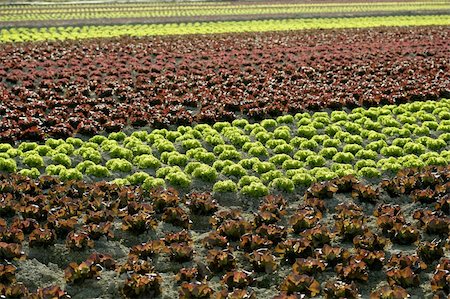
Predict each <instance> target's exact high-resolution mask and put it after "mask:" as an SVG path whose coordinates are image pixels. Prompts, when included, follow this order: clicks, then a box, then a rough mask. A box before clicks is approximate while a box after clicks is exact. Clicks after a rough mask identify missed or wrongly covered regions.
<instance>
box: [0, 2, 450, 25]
mask: <svg viewBox="0 0 450 299" xmlns="http://www.w3.org/2000/svg"><path fill="white" fill-rule="evenodd" d="M0 7H1V6H0ZM3 8H8V6H4V7H3ZM446 9H447V10H448V9H449V6H448V3H445V2H433V3H421V2H418V3H395V2H394V3H371V4H366V3H348V4H341V5H335V4H322V5H317V4H259V5H258V4H257V5H251V6H250V5H214V4H210V5H200V6H183V5H180V6H140V7H126V6H125V7H123V6H117V7H102V6H99V7H96V6H91V7H82V6H81V7H72V6H70V7H63V6H60V7H58V8H56V9H47V8H45V7H40V9H34V8H24V9H14V8H12V9H4V10H3V12H2V13H0V22H7V21H10V22H11V21H30V20H71V19H97V18H98V19H102V18H154V17H180V16H218V15H219V16H220V15H224V16H226V15H258V14H301V13H305V14H313V13H316V14H317V13H362V12H402V11H417V10H420V11H429V10H434V11H437V10H446Z"/></svg>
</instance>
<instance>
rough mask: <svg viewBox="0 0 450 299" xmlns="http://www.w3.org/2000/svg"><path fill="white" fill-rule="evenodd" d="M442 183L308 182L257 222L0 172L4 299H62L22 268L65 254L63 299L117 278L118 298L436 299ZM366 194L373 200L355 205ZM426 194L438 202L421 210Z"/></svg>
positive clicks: (422, 176)
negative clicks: (299, 298)
mask: <svg viewBox="0 0 450 299" xmlns="http://www.w3.org/2000/svg"><path fill="white" fill-rule="evenodd" d="M449 186H450V166H447V167H428V168H425V169H408V170H405V171H402V172H400V173H399V174H398V175H397V176H396V177H394V178H393V179H392V180H389V181H388V180H385V181H382V182H381V183H380V184H379V185H378V186H370V185H366V184H364V183H363V182H361V181H359V180H358V179H356V178H355V177H353V176H347V177H342V178H339V179H334V180H332V181H329V182H326V183H316V184H314V185H313V186H311V187H310V188H309V189H308V190H307V192H305V194H304V196H303V198H302V199H301V200H296V201H293V200H292V198H290V199H286V198H283V197H282V196H279V195H277V196H274V195H271V196H267V197H265V198H264V199H263V201H262V202H261V203H260V204H259V206H258V207H257V208H256V209H255V210H254V211H252V210H251V209H232V208H229V207H227V206H226V203H227V202H226V201H222V200H221V199H220V198H219V199H218V200H217V202H216V201H215V200H214V199H213V196H212V195H211V194H210V193H190V194H187V195H185V196H184V197H181V196H180V195H179V194H178V193H177V192H176V191H175V190H166V191H162V190H157V191H152V192H144V193H143V191H142V190H140V189H137V188H135V187H118V186H115V185H110V184H108V183H104V182H100V183H94V184H92V183H85V182H81V181H68V182H60V181H59V180H57V179H55V178H52V177H45V176H44V177H41V178H40V179H37V180H32V179H29V178H24V177H20V176H16V175H11V176H4V175H1V176H0V191H1V192H2V197H1V198H0V201H1V202H2V203H7V204H8V206H9V207H10V209H7V210H6V209H1V210H0V217H1V218H0V294H9V296H12V294H14V295H15V296H17V297H21V296H22V297H23V296H25V295H27V294H30V293H31V295H32V296H33V297H32V298H35V297H36V298H42V297H43V296H44V294H45V295H47V296H50V294H53V296H56V297H57V296H60V297H59V298H64V295H65V291H63V290H62V289H60V288H58V287H56V286H55V287H53V288H46V289H45V288H41V289H38V290H36V286H30V285H29V284H28V283H25V282H24V281H21V278H23V277H24V272H25V273H27V272H26V271H28V270H27V267H28V266H29V265H30V263H31V264H33V263H48V262H49V261H50V262H52V260H51V259H50V260H49V257H52V256H53V255H52V254H55V253H57V252H58V251H57V248H61V247H63V248H64V249H65V254H64V256H62V257H61V259H60V260H58V261H55V262H57V264H58V267H59V268H60V270H59V271H60V272H59V273H60V274H59V275H61V277H59V279H60V280H59V281H61V279H64V281H65V283H66V284H65V285H64V286H62V287H63V288H64V289H65V290H66V291H67V292H68V293H69V294H71V295H75V294H78V293H77V292H80V291H81V289H82V288H83V285H84V284H85V283H91V282H92V281H99V282H101V281H104V283H108V280H112V281H113V283H114V284H115V286H116V287H115V289H114V287H112V285H110V287H109V288H108V290H110V291H111V290H113V291H112V292H115V293H114V294H113V295H114V296H119V295H122V296H123V297H134V296H137V295H138V294H144V296H149V297H151V296H154V295H157V294H161V293H162V294H167V292H169V290H168V288H172V292H176V293H177V294H179V295H180V297H181V298H192V297H195V296H197V297H199V296H200V297H201V298H209V297H211V296H212V295H213V294H214V296H215V297H217V298H227V296H231V297H232V298H257V297H258V296H260V295H261V294H266V295H267V294H270V296H271V297H274V296H276V295H278V297H279V298H289V296H291V295H293V296H295V295H297V294H298V293H299V292H300V293H303V294H306V295H308V296H315V295H321V296H325V297H329V298H334V297H336V296H337V297H342V296H344V297H349V298H356V297H358V294H361V295H362V296H363V297H368V296H369V295H371V297H372V298H385V297H383V296H385V295H389V294H390V295H389V296H390V297H389V298H404V297H406V295H407V294H408V293H409V294H412V293H416V292H420V293H423V294H425V293H424V292H427V295H430V296H432V295H436V298H445V297H446V296H448V295H449V292H450V290H449V288H448V280H449V264H450V263H449V259H448V250H449V241H450V239H449V237H448V235H449V234H448V228H449V224H450V217H449V214H448V209H447V210H446V209H445V208H444V209H442V207H443V203H444V200H447V199H448V194H449V192H448V188H449ZM365 189H367V190H377V194H378V196H377V197H376V198H375V199H374V198H373V197H371V200H370V201H367V199H366V198H364V197H360V196H357V197H355V196H352V194H354V193H355V190H357V193H358V194H361V192H362V193H364V190H365ZM426 189H430V190H433V191H434V197H433V198H432V199H429V200H427V201H425V202H423V201H418V200H417V197H416V196H415V194H417V193H418V191H420V190H426ZM396 203H398V205H397V204H396ZM31 207H33V209H31ZM30 211H32V212H30ZM44 216H45V217H44ZM308 217H311V219H314V221H315V222H316V224H315V225H313V226H312V225H311V224H310V223H309V222H308V221H307V220H306V219H308ZM73 219H77V220H78V221H75V222H74V221H73ZM192 220H195V221H200V222H201V223H203V224H204V225H203V226H202V227H201V229H200V230H199V229H198V228H197V229H196V228H194V226H195V223H194V225H192V223H191V222H192ZM208 223H209V224H208ZM196 225H197V227H198V223H196ZM411 231H414V232H416V233H411ZM203 232H205V233H203ZM411 236H413V237H411ZM106 244H109V246H110V247H109V248H108V247H107V246H105V245H106ZM125 245H126V247H127V250H126V252H125V253H123V254H122V255H120V254H119V253H118V251H117V248H120V247H121V246H125ZM128 249H129V250H128ZM405 249H406V250H405ZM46 255H48V256H47V257H46ZM53 257H54V256H53ZM33 259H37V260H33ZM30 271H35V270H34V268H33V270H30ZM105 276H106V277H107V278H104V277H105ZM267 281H271V283H269V284H268V283H267ZM382 281H385V282H384V283H381V282H382ZM273 282H275V283H273ZM45 283H46V285H47V283H48V281H47V280H46V281H45ZM55 283H56V279H55ZM380 283H381V284H380ZM420 284H421V285H422V286H421V287H420V288H418V287H417V286H418V285H420ZM93 286H95V284H94V285H93ZM163 286H164V287H163ZM97 287H98V286H97ZM172 294H173V293H172ZM383 294H384V295H383ZM233 296H234V297H233ZM245 296H247V297H245Z"/></svg>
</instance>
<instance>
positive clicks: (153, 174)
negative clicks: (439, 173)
mask: <svg viewBox="0 0 450 299" xmlns="http://www.w3.org/2000/svg"><path fill="white" fill-rule="evenodd" d="M448 164H450V100H446V99H443V100H441V101H437V102H436V101H428V102H413V103H409V104H402V105H388V106H383V107H376V108H375V107H372V108H369V109H363V108H355V109H353V110H352V111H333V112H315V113H306V112H305V113H298V114H296V115H283V116H279V117H278V118H276V119H265V120H263V121H261V122H260V123H249V121H248V120H246V119H238V120H235V121H233V122H232V123H228V122H218V123H216V124H214V125H213V126H210V125H207V124H199V125H196V126H192V127H187V126H180V127H178V128H177V130H167V129H155V130H153V131H151V132H147V131H135V132H134V133H132V134H131V135H126V134H125V133H123V132H117V133H111V134H109V135H107V136H103V135H97V136H94V137H92V138H90V139H89V140H82V139H80V138H73V137H70V138H68V139H66V140H62V139H59V140H56V139H48V140H47V141H46V142H45V144H37V143H34V142H23V143H20V144H18V145H17V146H15V147H13V146H12V145H10V144H0V170H1V171H3V172H19V173H21V174H24V175H27V176H31V177H38V176H40V175H41V174H44V173H45V174H49V175H58V176H59V177H61V178H62V179H64V180H68V179H82V178H91V179H92V178H98V179H106V180H114V182H116V183H118V184H133V185H142V186H143V187H144V188H153V187H155V186H169V185H172V186H175V187H177V188H182V189H183V188H184V189H189V188H190V186H191V185H192V184H193V183H194V182H195V181H198V182H202V184H203V185H204V186H209V188H213V190H214V191H215V192H236V191H239V192H240V193H241V194H243V195H245V196H255V197H258V196H263V195H266V194H268V192H270V190H271V189H272V190H276V191H283V192H293V191H295V190H297V189H298V188H303V187H305V186H309V185H310V184H311V183H312V182H315V181H324V180H329V179H333V178H336V177H341V176H345V175H349V174H355V175H357V176H360V177H366V178H377V177H380V176H382V175H385V174H392V173H395V172H396V171H398V170H400V169H403V168H408V167H424V166H426V165H448Z"/></svg>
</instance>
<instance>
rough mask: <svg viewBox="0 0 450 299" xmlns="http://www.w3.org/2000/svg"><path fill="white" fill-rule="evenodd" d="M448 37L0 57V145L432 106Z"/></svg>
mask: <svg viewBox="0 0 450 299" xmlns="http://www.w3.org/2000/svg"><path fill="white" fill-rule="evenodd" d="M449 32H450V31H449V30H448V28H446V27H435V28H389V29H364V30H337V31H333V30H330V31H307V32H291V33H276V34H275V33H255V34H227V35H211V36H189V37H177V38H170V37H160V38H142V39H133V40H132V39H128V38H123V39H116V40H84V41H71V42H52V43H31V44H21V45H11V44H10V45H1V46H0V55H1V57H2V63H1V64H0V100H1V103H0V116H1V121H0V131H1V133H0V140H1V141H14V140H24V139H34V140H41V139H43V138H44V137H45V136H47V135H48V136H53V137H67V136H71V135H74V134H76V133H80V134H87V135H92V134H94V133H96V132H99V131H103V130H106V131H117V130H119V129H121V128H123V127H124V126H133V127H141V126H148V125H150V126H154V127H166V126H168V125H170V124H190V123H192V122H214V121H218V120H229V119H234V118H236V117H238V116H241V115H244V116H248V117H253V118H263V117H267V116H273V115H278V114H280V113H284V112H290V113H294V112H297V111H303V110H305V109H320V108H322V107H336V108H340V107H355V106H358V105H378V104H380V103H401V102H406V101H409V100H415V99H436V98H438V97H440V96H448V95H449V92H450V75H449V74H450V71H449V64H448V56H449V54H450V46H449V43H448V40H449Z"/></svg>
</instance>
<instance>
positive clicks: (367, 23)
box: [0, 14, 450, 42]
mask: <svg viewBox="0 0 450 299" xmlns="http://www.w3.org/2000/svg"><path fill="white" fill-rule="evenodd" d="M449 24H450V16H448V15H445V14H444V15H424V16H387V17H384V16H382V17H357V18H310V19H307V18H306V19H283V20H250V21H239V22H234V21H218V22H202V23H171V24H140V25H104V26H80V27H78V26H76V27H72V26H68V27H44V28H39V27H35V28H27V27H17V28H15V27H13V28H9V29H1V30H0V42H27V41H45V40H68V39H69V40H71V39H85V38H112V37H120V36H133V37H142V36H159V35H185V34H217V33H243V32H267V31H291V30H306V29H341V28H372V27H380V26H382V27H384V26H388V27H397V26H433V25H434V26H446V25H449Z"/></svg>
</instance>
